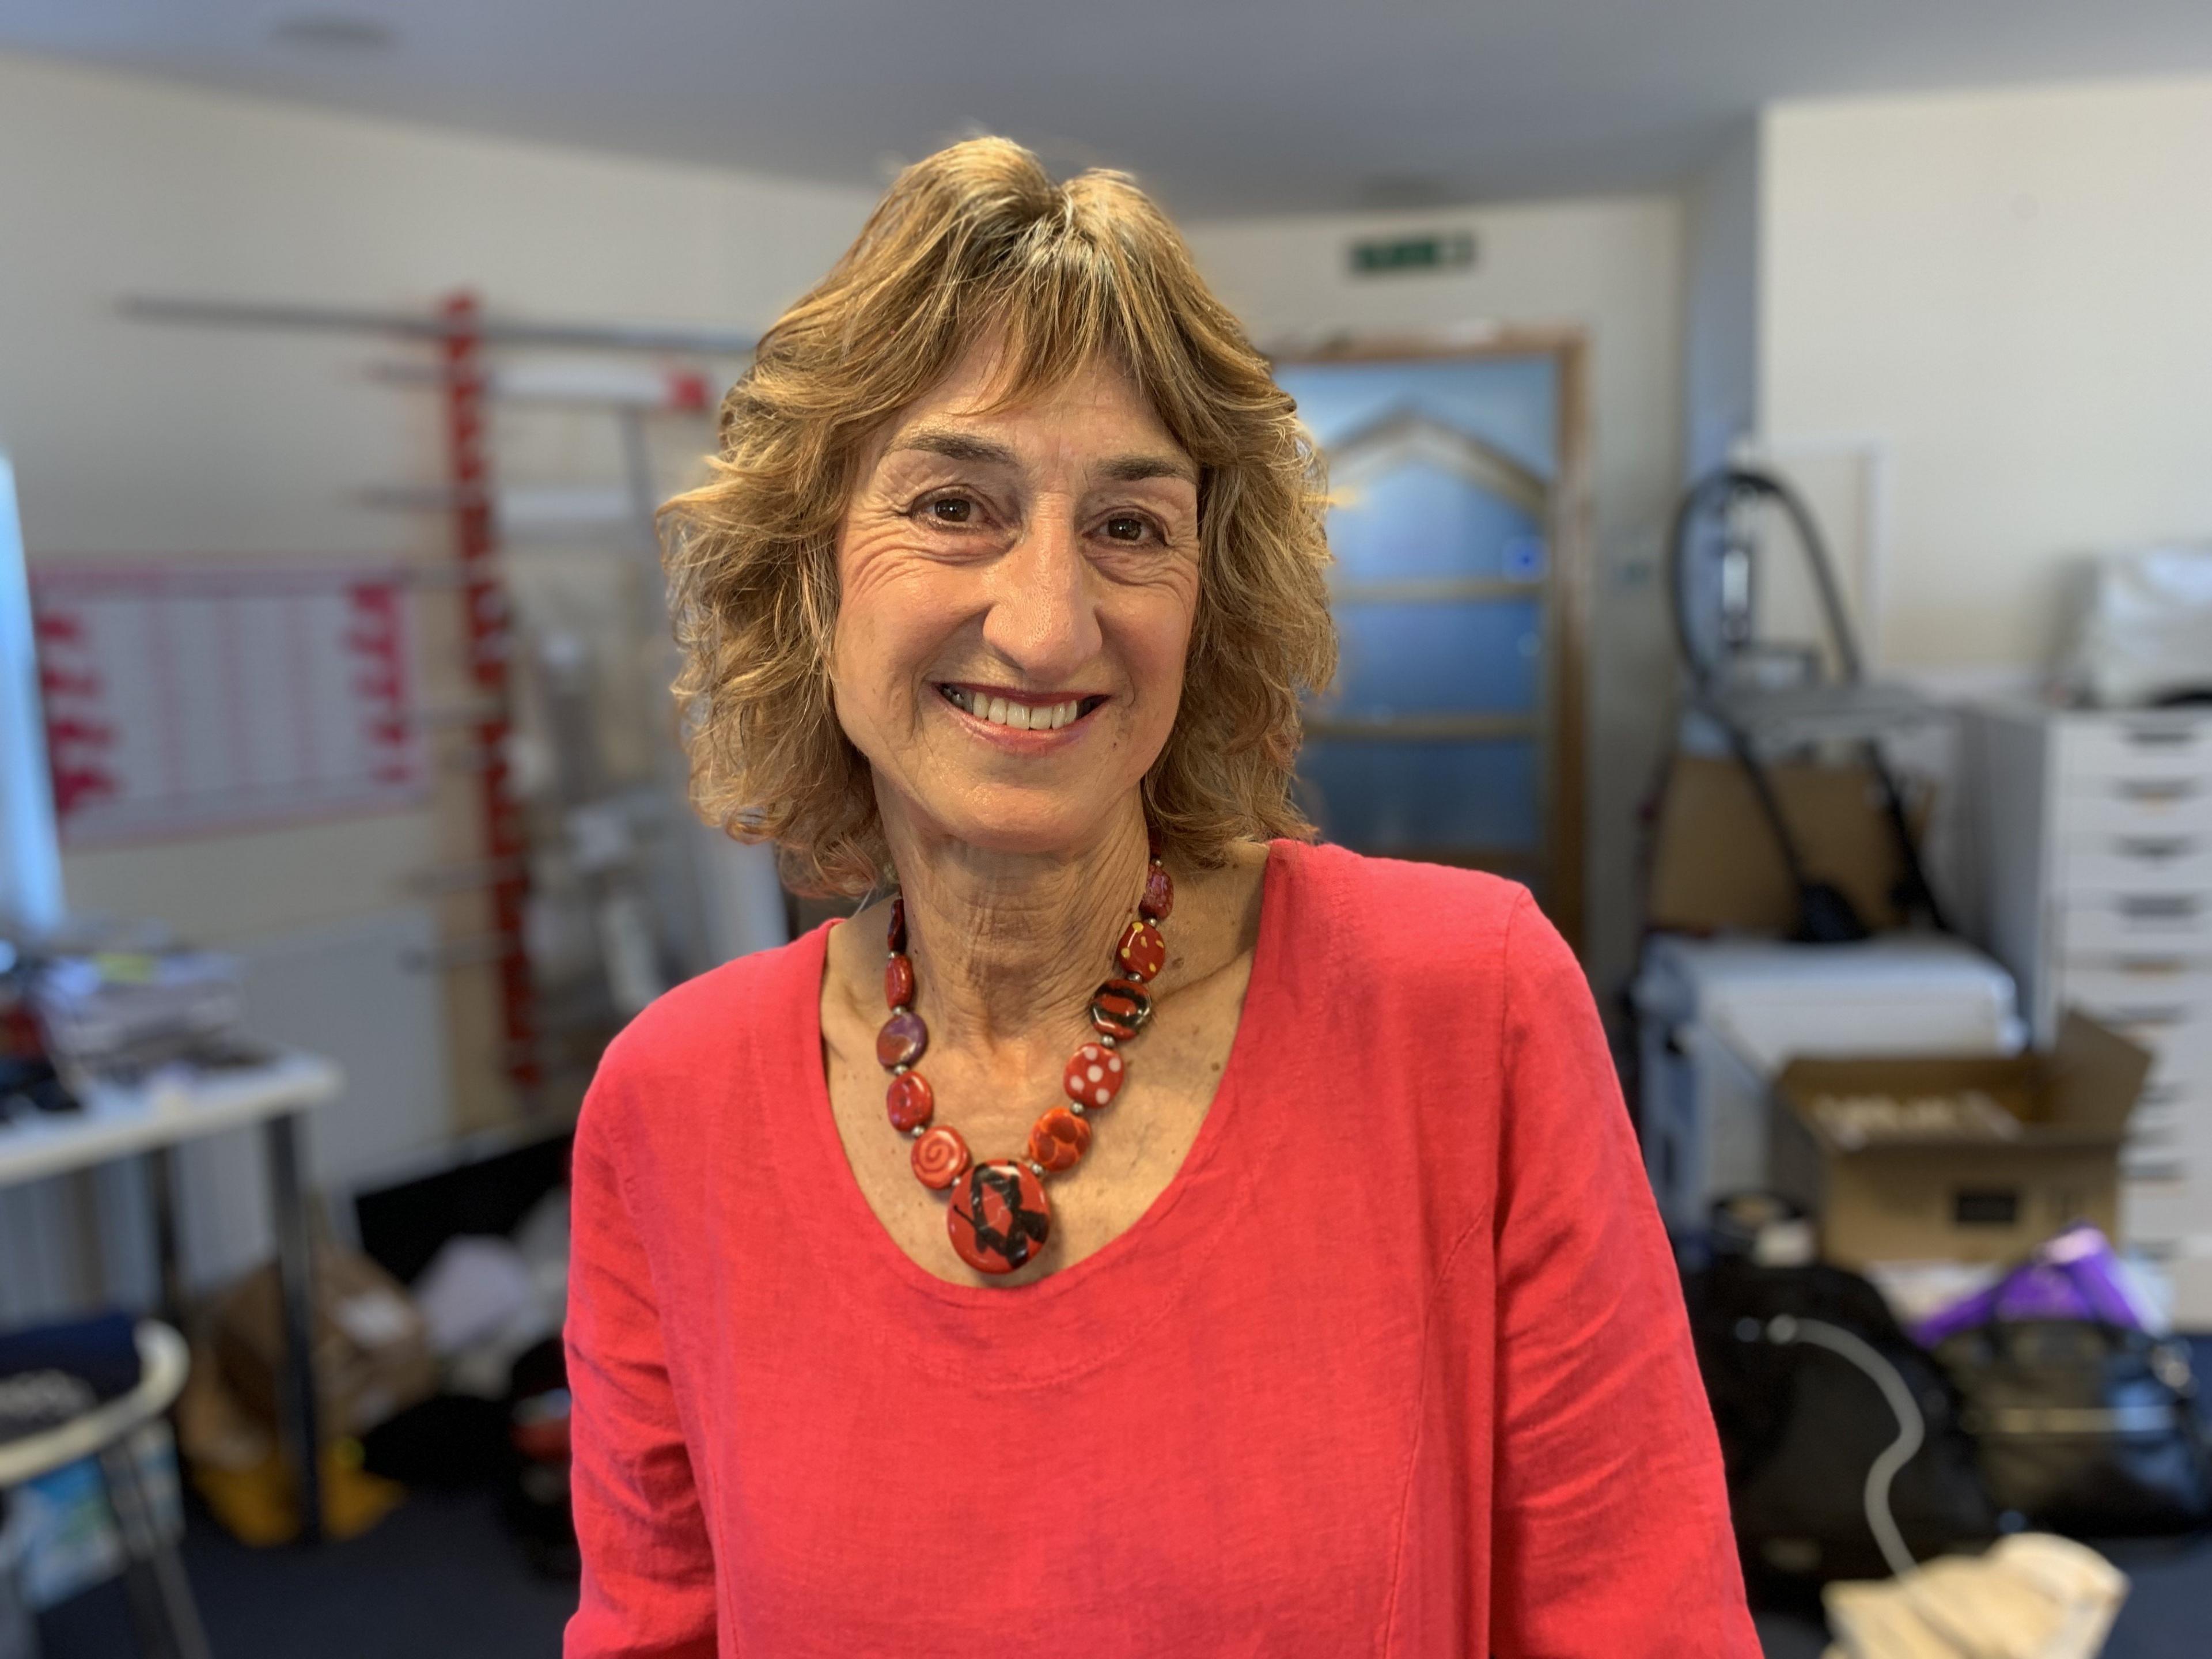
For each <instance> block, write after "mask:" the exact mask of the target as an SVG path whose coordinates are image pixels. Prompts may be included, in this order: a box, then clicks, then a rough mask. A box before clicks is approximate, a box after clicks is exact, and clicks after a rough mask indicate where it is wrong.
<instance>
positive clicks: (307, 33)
mask: <svg viewBox="0 0 2212 1659" xmlns="http://www.w3.org/2000/svg"><path fill="white" fill-rule="evenodd" d="M269 38H270V40H274V41H275V42H276V44H277V45H278V46H302V47H305V48H307V50H309V51H312V52H389V51H391V50H392V47H394V46H398V44H399V35H398V31H397V30H395V29H394V28H393V27H392V25H391V24H389V23H386V22H380V21H378V20H377V19H375V18H374V17H361V16H356V15H352V14H350V13H347V12H336V11H331V12H308V13H305V14H303V15H300V16H297V17H284V18H280V19H278V20H277V21H276V24H275V25H274V27H271V28H270V31H269Z"/></svg>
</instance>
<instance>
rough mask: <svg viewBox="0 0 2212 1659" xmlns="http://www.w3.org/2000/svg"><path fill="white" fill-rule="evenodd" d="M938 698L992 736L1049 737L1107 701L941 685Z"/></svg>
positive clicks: (1076, 694)
mask: <svg viewBox="0 0 2212 1659" xmlns="http://www.w3.org/2000/svg"><path fill="white" fill-rule="evenodd" d="M937 690H938V695H939V696H942V697H943V698H944V699H945V702H949V703H951V705H952V706H953V707H954V708H957V709H958V710H959V711H960V712H961V713H962V714H964V715H966V716H967V717H968V718H969V720H972V721H974V722H975V724H976V725H978V726H982V727H984V728H985V729H986V730H987V731H989V732H991V733H992V734H993V735H994V736H1008V737H1011V736H1016V735H1018V736H1022V737H1032V736H1041V737H1050V736H1052V735H1054V733H1057V732H1063V731H1066V729H1067V728H1068V727H1070V726H1075V725H1078V724H1079V723H1080V722H1081V721H1082V720H1084V719H1085V716H1087V715H1089V714H1091V713H1092V712H1093V711H1094V710H1096V709H1097V707H1098V706H1099V705H1100V704H1101V703H1103V702H1105V701H1106V699H1105V698H1104V697H1103V696H1095V695H1086V694H1084V693H1081V692H1071V693H1069V694H1068V695H1066V696H1045V697H1039V696H1035V695H1033V694H1030V693H1014V694H1012V695H1009V694H1008V693H1006V692H1005V691H998V690H992V689H991V688H989V687H987V686H980V685H956V684H939V686H938V688H937Z"/></svg>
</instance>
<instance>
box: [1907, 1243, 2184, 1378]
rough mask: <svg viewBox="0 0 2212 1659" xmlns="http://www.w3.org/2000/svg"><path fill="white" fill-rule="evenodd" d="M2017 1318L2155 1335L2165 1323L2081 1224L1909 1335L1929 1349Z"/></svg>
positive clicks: (2108, 1248)
mask: <svg viewBox="0 0 2212 1659" xmlns="http://www.w3.org/2000/svg"><path fill="white" fill-rule="evenodd" d="M2021 1319H2093V1320H2095V1321H2097V1322H2099V1323H2100V1324H2106V1325H2118V1326H2119V1327H2121V1328H2124V1329H2127V1330H2136V1331H2148V1332H2149V1333H2150V1334H2152V1335H2154V1336H2156V1335H2161V1334H2164V1330H2165V1323H2166V1322H2165V1321H2164V1320H2163V1319H2161V1318H2160V1316H2159V1314H2158V1310H2156V1309H2154V1308H2153V1307H2151V1306H2150V1305H2149V1304H2148V1303H2147V1302H2146V1301H2145V1300H2144V1299H2143V1297H2142V1293H2141V1292H2140V1291H2138V1290H2137V1289H2136V1286H2135V1285H2134V1283H2133V1281H2132V1279H2131V1278H2130V1274H2129V1273H2128V1271H2127V1269H2126V1267H2124V1266H2123V1265H2122V1263H2121V1261H2120V1259H2119V1258H2118V1256H2116V1255H2113V1254H2112V1245H2111V1243H2109V1242H2108V1241H2107V1240H2106V1237H2105V1236H2104V1234H2102V1233H2100V1232H2099V1231H2097V1230H2096V1229H2095V1228H2094V1227H2092V1226H2089V1225H2086V1224H2085V1225H2081V1226H2077V1227H2069V1228H2068V1229H2067V1230H2066V1231H2064V1232H2063V1233H2060V1234H2059V1235H2057V1237H2055V1238H2051V1239H2048V1240H2046V1241H2045V1242H2044V1243H2042V1244H2039V1245H2038V1246H2037V1247H2036V1250H2035V1254H2034V1255H2032V1256H2030V1257H2029V1258H2028V1259H2027V1261H2025V1262H2024V1263H2022V1264H2021V1266H2019V1267H2015V1268H2014V1269H2013V1270H2012V1271H2011V1272H2010V1273H2006V1274H2005V1275H2004V1276H2003V1277H2002V1279H1998V1280H1997V1281H1996V1283H1995V1284H1994V1285H1989V1286H1987V1287H1986V1288H1984V1289H1983V1290H1979V1291H1975V1292H1974V1293H1973V1294H1972V1296H1969V1297H1962V1298H1961V1299H1960V1300H1959V1301H1957V1302H1954V1303H1953V1304H1951V1305H1950V1306H1949V1307H1948V1308H1943V1309H1941V1310H1938V1311H1936V1312H1935V1313H1932V1314H1930V1315H1929V1316H1928V1317H1927V1318H1925V1319H1923V1320H1922V1321H1921V1322H1920V1323H1919V1324H1918V1325H1917V1326H1916V1327H1915V1328H1914V1329H1913V1333H1912V1335H1913V1340H1915V1341H1917V1342H1918V1343H1919V1344H1920V1346H1922V1347H1923V1348H1932V1347H1934V1346H1936V1344H1937V1343H1938V1342H1941V1341H1942V1340H1943V1339H1944V1338H1945V1337H1947V1336H1956V1335H1957V1334H1959V1333H1960V1331H1968V1330H1972V1329H1973V1328H1975V1327H1977V1326H1979V1325H1990V1324H1995V1323H1996V1322H1999V1321H2001V1320H2021Z"/></svg>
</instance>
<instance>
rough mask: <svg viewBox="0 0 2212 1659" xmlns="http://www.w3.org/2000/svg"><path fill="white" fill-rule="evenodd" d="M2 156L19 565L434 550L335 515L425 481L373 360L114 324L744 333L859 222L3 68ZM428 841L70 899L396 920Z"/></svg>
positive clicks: (419, 444) (678, 180)
mask: <svg viewBox="0 0 2212 1659" xmlns="http://www.w3.org/2000/svg"><path fill="white" fill-rule="evenodd" d="M0 155H4V156H6V157H7V158H8V159H7V164H6V166H5V167H0V447H4V448H6V449H7V450H9V451H10V452H12V453H13V455H14V458H15V469H16V474H17V477H18V480H19V483H20V486H21V495H22V509H23V520H24V536H25V541H26V544H27V549H28V551H29V554H30V556H31V557H32V558H33V560H34V561H35V560H39V559H54V558H58V557H63V556H70V555H79V554H159V555H191V554H210V555H222V554H241V553H242V554H263V553H309V554H319V553H331V554H341V553H363V552H367V553H378V554H389V553H400V554H405V553H410V552H416V553H423V552H427V553H435V552H437V551H439V550H441V548H442V542H441V538H442V536H443V535H444V531H443V527H442V526H441V525H440V524H438V523H437V522H436V521H435V520H430V521H428V522H424V521H421V520H410V519H407V518H404V517H395V516H393V515H392V514H390V513H383V512H378V511H375V510H373V509H370V508H368V507H365V506H363V505H362V503H361V501H360V493H361V491H362V489H364V488H365V487H367V486H370V485H376V484H406V483H435V481H436V480H437V478H438V477H439V475H440V469H441V455H440V450H439V447H438V445H439V441H440V438H439V428H438V425H437V421H438V418H439V417H438V414H437V410H436V408H435V404H432V403H431V402H430V401H429V400H428V398H424V397H422V395H421V394H419V393H410V392H404V391H398V390H394V389H392V388H390V387H387V386H379V385H377V384H374V383H373V382H371V381H370V380H368V378H367V376H366V374H364V372H363V371H364V369H365V368H366V366H368V364H370V363H372V362H376V361H378V360H380V359H389V358H390V357H392V356H394V355H396V354H395V352H394V351H393V349H391V348H389V347H386V346H385V345H382V344H381V343H377V342H374V341H369V340H365V339H358V338H350V337H321V336H313V335H304V334H295V333H280V332H248V331H229V330H200V329H180V328H175V327H165V326H154V325H146V324H143V323H135V322H130V321H126V320H124V319H121V318H119V317H118V316H117V315H116V314H115V310H114V306H115V301H116V299H117V297H118V295H124V294H129V293H155V294H184V295H208V296H215V297H222V298H230V299H267V300H272V301H301V302H317V303H323V304H330V305H354V306H371V307H386V308H400V307H425V306H427V305H428V304H429V303H431V302H432V301H435V298H436V297H437V296H439V295H442V294H444V293H446V292H447V291H448V290H450V289H454V288H458V287H464V286H465V287H473V288H476V289H479V290H480V291H481V292H482V293H483V295H484V297H485V301H486V303H487V305H488V306H489V307H492V308H495V309H496V310H498V311H500V312H503V313H508V314H512V315H520V316H529V317H538V318H547V319H605V320H638V321H656V322H666V323H675V324H696V325H711V326H714V327H721V328H738V329H746V328H754V327H758V326H761V325H765V324H766V323H767V322H768V321H769V320H770V319H772V318H773V317H774V316H775V313H776V312H777V311H778V310H779V309H780V308H781V306H782V305H783V304H784V303H785V302H786V301H788V300H789V299H791V298H793V297H794V296H795V295H797V294H798V293H799V291H800V290H801V289H803V288H804V287H805V285H806V284H807V283H810V282H811V281H812V280H813V279H814V278H815V277H817V276H819V274H820V273H821V272H822V270H824V269H825V268H826V267H827V265H828V264H829V261H830V260H831V259H832V258H834V257H835V256H836V253H837V252H839V251H841V250H842V248H843V246H845V244H846V243H847V242H848V241H849V240H850V239H851V237H852V235H853V234H854V231H855V230H856V229H857V228H859V225H860V221H861V219H862V218H863V216H865V214H866V210H867V208H868V207H869V205H870V204H871V200H872V198H871V197H870V196H869V195H868V194H867V193H866V192H859V191H829V190H823V189H818V188H811V187H799V186H794V185H786V184H781V183H777V182H772V181H769V180H765V179H757V178H753V177H749V176H746V175H744V174H742V173H734V172H732V173H721V172H709V171H706V170H702V169H696V168H684V167H673V166H656V165H647V164H643V163H639V162H633V161H611V160H605V159H601V158H599V157H595V156H588V155H580V154H574V153H570V152H565V151H561V150H556V149H543V148H535V147H529V146H524V145H520V144H513V143H501V142H495V141H492V140H488V139H483V138H477V137H464V136H459V135H454V134H449V133H446V132H441V131H431V130H428V129H421V128H413V127H404V126H398V125H386V124H382V123H378V122H374V121H370V120H366V119H362V118H354V117H349V116H343V115H335V114H330V113H326V112H318V111H308V110H304V109H300V108H295V107H291V106H285V105H281V104H276V103H270V102H264V101H258V100H249V99H246V98H240V97H236V96H230V95H224V94H216V93H210V92H205V91H201V90H197V89H191V88H183V87H179V86H177V85H174V84H171V83H167V82H157V81H152V80H141V79H136V78H130V77H125V76H115V75H110V74H106V73H98V72H92V71H88V70H81V69H77V68H74V67H64V66H61V65H58V64H49V63H46V62H43V61H40V60H34V59H29V58H15V57H5V56H0ZM577 442H578V445H579V447H581V446H582V445H583V443H584V440H583V439H582V437H579V439H578V441H577ZM600 444H601V445H602V446H603V447H607V448H609V449H611V435H608V436H605V437H603V438H601V440H600ZM589 459H593V460H596V459H598V456H597V454H596V452H593V453H592V455H591V457H590V458H589ZM610 467H611V459H610ZM616 476H618V475H615V474H613V473H612V471H610V478H611V479H612V477H616ZM435 839H436V832H435V826H434V825H433V824H432V823H431V822H430V819H429V817H428V814H427V813H411V814H410V813H402V814H394V815H390V816H386V817H376V818H365V819H361V820H357V821H355V822H351V823H337V824H331V825H326V826H323V827H319V828H314V829H284V830H279V831H272V832H266V833H262V834H256V835H250V836H215V837H208V838H204V839H199V840H194V841H191V842H175V843H171V844H168V845H165V846H163V847H161V848H157V849H152V850H125V851H112V852H111V851H102V852H89V853H80V854H72V855H71V856H70V858H69V860H68V861H67V872H66V873H67V879H68V883H69V886H70V901H71V902H72V904H73V905H74V906H76V908H87V909H94V910H99V909H112V910H115V911H118V912H123V913H130V914H140V915H144V914H152V915H159V916H162V917H164V918H166V919H167V920H170V921H173V922H175V923H176V924H177V925H179V927H184V928H185V929H186V930H188V931H189V932H191V933H193V934H195V935H197V936H198V937H201V938H206V939H233V938H237V937H240V936H242V935H252V934H258V933H269V932H272V931H279V930H285V929H291V928H297V927H309V926H318V925H323V924H326V923H330V922H332V921H337V920H340V919H342V918H343V917H345V916H348V915H357V914H360V913H362V912H364V911H368V910H372V909H375V908H379V907H380V906H382V905H384V904H386V903H389V902H393V901H394V900H395V899H396V898H397V897H398V896H399V893H398V887H397V884H398V882H399V880H400V879H401V878H403V877H404V875H405V874H406V873H407V872H410V871H411V870H413V869H416V868H417V867H419V866H422V865H423V864H425V863H428V862H429V861H430V860H431V859H432V857H433V856H434V854H435V853H436V851H437V848H436V846H435Z"/></svg>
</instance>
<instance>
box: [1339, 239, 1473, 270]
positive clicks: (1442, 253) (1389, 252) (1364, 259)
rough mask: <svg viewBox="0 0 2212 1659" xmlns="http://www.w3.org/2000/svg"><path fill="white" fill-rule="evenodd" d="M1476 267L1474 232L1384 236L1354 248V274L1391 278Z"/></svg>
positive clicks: (1353, 246) (1358, 243)
mask: <svg viewBox="0 0 2212 1659" xmlns="http://www.w3.org/2000/svg"><path fill="white" fill-rule="evenodd" d="M1473 267H1474V232H1473V231H1471V230H1450V231H1440V232H1436V233H1432V234H1431V233H1424V234H1419V235H1415V236H1381V237H1375V238H1372V239H1370V240H1366V241H1362V242H1354V243H1353V244H1352V275H1353V276H1394V275H1398V274H1401V273H1404V272H1407V271H1416V270H1471V269H1472V268H1473Z"/></svg>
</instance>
